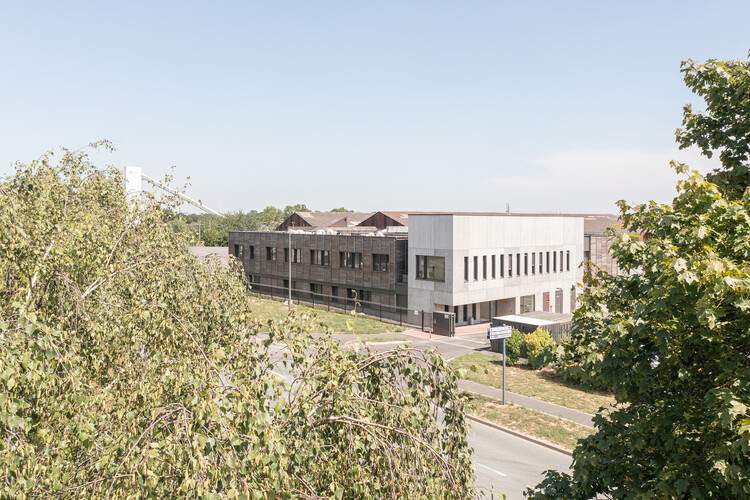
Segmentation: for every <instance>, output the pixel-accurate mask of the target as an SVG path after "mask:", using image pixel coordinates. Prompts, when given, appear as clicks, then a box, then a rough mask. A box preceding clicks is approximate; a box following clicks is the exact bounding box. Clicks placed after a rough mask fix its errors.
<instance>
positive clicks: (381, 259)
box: [372, 253, 389, 273]
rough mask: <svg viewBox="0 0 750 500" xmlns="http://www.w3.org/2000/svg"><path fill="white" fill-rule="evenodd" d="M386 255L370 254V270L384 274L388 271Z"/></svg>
mask: <svg viewBox="0 0 750 500" xmlns="http://www.w3.org/2000/svg"><path fill="white" fill-rule="evenodd" d="M388 259H389V257H388V254H383V253H374V254H372V270H373V271H376V272H379V273H384V272H387V271H388Z"/></svg>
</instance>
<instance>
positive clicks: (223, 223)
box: [173, 204, 349, 246]
mask: <svg viewBox="0 0 750 500" xmlns="http://www.w3.org/2000/svg"><path fill="white" fill-rule="evenodd" d="M311 211H312V210H311V209H309V208H307V206H305V205H303V204H297V205H287V206H286V207H284V208H283V209H281V208H276V207H274V206H268V207H266V208H264V209H263V210H261V211H257V210H251V211H249V212H242V211H239V212H228V213H225V214H224V217H219V216H218V215H212V214H178V215H177V218H176V219H175V221H174V223H173V225H174V228H175V229H176V230H177V231H180V232H186V233H190V234H191V235H192V238H193V240H194V241H195V243H196V244H198V245H206V246H227V245H228V244H229V241H228V239H229V231H269V230H273V229H275V228H276V227H277V226H278V225H279V224H281V223H282V222H283V221H284V219H286V218H287V217H289V215H291V214H292V213H294V212H311ZM332 211H334V212H348V211H349V210H347V209H345V208H343V207H341V208H334V209H333V210H332Z"/></svg>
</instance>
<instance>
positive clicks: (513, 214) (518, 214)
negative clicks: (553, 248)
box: [409, 212, 616, 217]
mask: <svg viewBox="0 0 750 500" xmlns="http://www.w3.org/2000/svg"><path fill="white" fill-rule="evenodd" d="M416 215H464V216H488V215H489V216H500V215H502V216H504V217H594V216H595V217H616V216H613V215H611V214H566V213H543V212H529V213H523V212H511V213H508V212H409V217H414V216H416Z"/></svg>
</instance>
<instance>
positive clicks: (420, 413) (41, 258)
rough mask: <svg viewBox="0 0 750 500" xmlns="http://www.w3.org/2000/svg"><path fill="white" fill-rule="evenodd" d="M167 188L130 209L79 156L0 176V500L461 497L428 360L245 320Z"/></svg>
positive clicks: (444, 386) (451, 426) (442, 390)
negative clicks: (163, 196) (179, 219)
mask: <svg viewBox="0 0 750 500" xmlns="http://www.w3.org/2000/svg"><path fill="white" fill-rule="evenodd" d="M172 201H173V202H174V203H173V204H171V205H168V206H167V207H164V206H162V205H161V203H157V202H156V201H155V200H154V199H153V198H149V197H145V198H143V199H140V200H134V201H133V204H132V205H131V204H130V203H129V201H128V200H126V199H125V196H124V194H123V189H122V178H121V176H120V174H119V173H118V172H117V171H114V170H98V169H96V168H94V166H93V165H91V164H90V162H89V160H88V158H87V156H86V154H85V152H70V151H66V152H64V153H63V155H62V157H61V158H60V160H59V161H57V162H56V161H54V157H53V156H52V155H50V154H48V155H45V156H43V157H42V158H41V159H40V160H38V161H34V162H32V163H30V164H28V165H19V166H18V167H17V171H16V173H15V175H13V176H12V177H10V178H8V179H7V180H5V181H3V182H2V183H0V277H1V279H0V497H3V498H38V497H53V496H54V497H67V498H105V497H106V498H125V497H128V498H135V497H139V498H140V497H151V498H166V497H176V496H180V497H182V496H184V497H240V496H242V497H244V498H250V497H253V498H293V497H309V498H313V497H314V498H318V497H335V498H342V497H347V498H373V497H375V498H383V497H389V498H396V497H404V498H405V497H420V498H466V497H469V496H471V495H473V491H472V482H473V472H472V466H471V461H470V449H469V446H468V444H467V441H466V432H467V427H466V422H465V420H464V415H463V407H462V405H463V403H462V399H461V397H460V394H459V391H458V387H457V380H456V378H455V375H453V372H452V371H451V370H449V369H448V368H447V366H446V365H445V363H444V361H443V360H442V358H441V357H440V356H438V355H437V354H434V353H420V352H418V351H415V350H412V349H408V348H399V349H394V350H389V351H385V352H380V353H370V352H367V351H364V352H354V351H351V350H344V349H342V348H340V347H339V346H338V344H337V343H336V342H334V341H333V339H332V338H331V336H330V335H322V336H317V335H316V336H312V335H306V334H305V333H307V332H308V331H309V330H310V329H311V328H314V329H315V331H320V325H316V324H315V319H314V317H312V316H308V315H305V314H297V313H292V314H290V315H289V316H288V317H285V318H279V320H277V321H270V322H268V323H267V324H265V325H260V324H258V322H257V321H255V320H254V319H253V309H252V307H253V305H252V302H251V301H250V300H249V297H248V295H247V293H246V286H245V283H243V281H242V273H241V270H240V269H239V267H238V265H237V264H236V263H233V264H231V265H230V266H229V267H227V266H223V265H221V264H220V263H218V262H216V261H211V260H209V261H202V260H199V259H196V258H194V257H191V256H190V255H189V254H188V253H187V252H186V251H185V247H186V245H187V243H188V241H187V239H186V238H185V236H184V234H183V233H180V232H176V231H173V230H172V222H173V221H174V217H175V216H174V213H173V212H172V211H171V210H172V209H173V208H174V206H175V205H176V203H177V202H176V200H172ZM166 202H167V203H171V202H170V201H169V200H166ZM259 331H263V332H265V333H263V334H259V333H257V332H259ZM283 374H287V375H288V381H287V379H285V378H284V377H283V376H281V375H283Z"/></svg>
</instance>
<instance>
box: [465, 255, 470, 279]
mask: <svg viewBox="0 0 750 500" xmlns="http://www.w3.org/2000/svg"><path fill="white" fill-rule="evenodd" d="M464 281H469V258H468V257H464Z"/></svg>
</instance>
